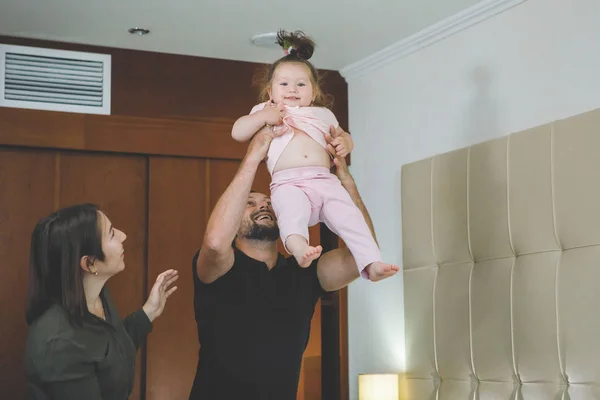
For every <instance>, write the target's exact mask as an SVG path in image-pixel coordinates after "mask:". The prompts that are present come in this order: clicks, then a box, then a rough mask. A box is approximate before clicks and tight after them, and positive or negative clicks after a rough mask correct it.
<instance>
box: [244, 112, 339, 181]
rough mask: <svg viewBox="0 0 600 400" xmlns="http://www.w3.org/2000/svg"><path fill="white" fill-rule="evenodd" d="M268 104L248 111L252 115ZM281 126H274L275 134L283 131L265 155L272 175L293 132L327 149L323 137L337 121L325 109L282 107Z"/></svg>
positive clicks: (336, 125) (335, 125) (336, 124)
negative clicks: (299, 132)
mask: <svg viewBox="0 0 600 400" xmlns="http://www.w3.org/2000/svg"><path fill="white" fill-rule="evenodd" d="M267 103H268V102H265V103H260V104H257V105H255V106H254V107H253V108H252V111H250V114H254V113H255V112H257V111H260V110H262V109H264V108H265V106H266V105H267ZM283 115H284V117H283V124H281V125H278V126H275V127H274V128H273V130H274V131H275V132H278V133H279V132H280V131H285V133H284V134H283V135H281V136H278V137H276V138H274V139H273V141H272V142H271V146H270V147H269V151H268V153H267V169H268V170H269V173H270V174H271V175H273V170H274V169H275V165H276V164H277V160H279V157H280V156H281V153H283V150H284V149H285V147H286V146H287V145H288V143H289V142H290V141H291V140H292V138H293V137H294V130H293V129H292V128H296V129H299V130H301V131H304V132H306V134H307V135H309V136H310V137H311V138H313V139H314V140H316V141H317V143H319V144H320V145H321V146H323V148H326V147H327V141H326V140H325V135H326V134H329V127H330V126H331V125H333V126H334V127H335V128H337V127H338V125H339V124H338V121H337V119H336V118H335V115H333V113H332V112H331V111H330V110H329V109H328V108H325V107H299V106H298V107H288V106H283Z"/></svg>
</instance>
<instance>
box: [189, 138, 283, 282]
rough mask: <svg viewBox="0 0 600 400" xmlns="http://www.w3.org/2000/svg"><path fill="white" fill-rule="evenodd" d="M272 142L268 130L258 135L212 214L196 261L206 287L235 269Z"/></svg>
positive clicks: (199, 276) (197, 270) (199, 274)
mask: <svg viewBox="0 0 600 400" xmlns="http://www.w3.org/2000/svg"><path fill="white" fill-rule="evenodd" d="M272 139H273V133H272V131H271V130H270V129H268V128H263V129H262V130H260V131H259V132H258V133H257V134H256V135H254V138H252V141H251V142H250V144H249V146H248V150H247V152H246V156H245V157H244V159H243V160H242V162H241V164H240V167H239V168H238V171H237V173H236V174H235V176H234V177H233V180H232V181H231V183H230V184H229V186H227V189H225V192H224V193H223V195H221V197H220V198H219V201H217V204H216V205H215V208H214V209H213V211H212V213H211V214H210V218H209V219H208V224H207V226H206V232H205V233H204V240H203V241H202V248H201V249H200V254H199V256H198V260H197V261H196V272H197V274H198V278H200V280H201V281H202V282H204V283H212V282H214V281H215V280H217V279H218V278H220V277H221V276H223V275H225V274H226V273H227V272H228V271H229V270H230V269H231V267H232V266H233V261H234V256H233V248H232V247H231V244H232V242H233V240H234V239H235V235H236V234H237V232H238V229H239V227H240V223H241V220H242V216H243V215H244V210H245V209H246V204H247V202H248V196H249V194H250V190H251V188H252V183H253V182H254V177H255V176H256V171H257V169H258V166H259V165H260V162H261V161H262V160H263V159H264V158H265V156H266V154H267V150H268V149H269V144H270V143H271V140H272Z"/></svg>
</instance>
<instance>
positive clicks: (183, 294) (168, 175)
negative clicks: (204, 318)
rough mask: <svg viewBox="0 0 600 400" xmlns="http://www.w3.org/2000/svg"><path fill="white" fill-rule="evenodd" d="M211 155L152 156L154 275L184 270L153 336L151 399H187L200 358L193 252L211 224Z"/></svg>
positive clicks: (150, 263)
mask: <svg viewBox="0 0 600 400" xmlns="http://www.w3.org/2000/svg"><path fill="white" fill-rule="evenodd" d="M206 164H207V161H206V160H200V159H183V158H171V157H151V158H150V183H149V189H150V190H149V193H150V194H149V211H150V212H149V234H150V236H149V238H148V280H149V282H153V281H154V280H155V279H156V276H157V275H158V274H159V273H160V272H162V271H164V270H167V269H169V268H175V269H177V270H178V271H179V276H180V278H179V280H178V281H177V287H178V289H177V291H176V292H175V293H174V294H173V296H171V297H170V298H169V302H168V304H167V307H166V309H165V312H164V313H163V315H162V316H161V317H160V318H159V319H158V320H157V322H156V323H155V325H154V330H153V332H152V334H151V335H150V337H149V340H148V355H147V380H146V382H147V390H146V399H147V400H163V399H169V400H187V399H188V397H189V394H190V389H191V387H192V382H193V380H194V376H195V373H196V366H197V362H198V350H199V346H198V333H197V329H196V322H195V319H194V304H193V303H194V287H193V277H192V256H193V255H194V253H195V252H196V251H197V250H198V248H199V247H200V245H201V243H202V236H203V234H204V229H205V227H206V222H207V219H206V215H207V214H206V213H207V210H208V201H207V195H208V191H207V186H208V182H207V168H206Z"/></svg>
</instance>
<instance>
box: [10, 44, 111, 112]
mask: <svg viewBox="0 0 600 400" xmlns="http://www.w3.org/2000/svg"><path fill="white" fill-rule="evenodd" d="M110 61H111V57H110V55H107V54H94V53H81V52H74V51H65V50H51V49H42V48H36V47H24V46H12V45H4V44H0V79H1V82H0V107H15V108H30V109H37V110H52V111H65V112H76V113H87V114H110V76H111V75H110V65H111V64H110Z"/></svg>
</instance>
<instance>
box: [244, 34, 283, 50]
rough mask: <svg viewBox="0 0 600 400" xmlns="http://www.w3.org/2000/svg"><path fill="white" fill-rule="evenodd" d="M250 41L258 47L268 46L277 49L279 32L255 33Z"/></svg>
mask: <svg viewBox="0 0 600 400" xmlns="http://www.w3.org/2000/svg"><path fill="white" fill-rule="evenodd" d="M250 42H251V43H252V44H253V45H255V46H258V47H266V48H269V49H276V48H278V47H279V45H278V44H277V32H269V33H261V34H259V35H254V36H252V38H251V39H250Z"/></svg>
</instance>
